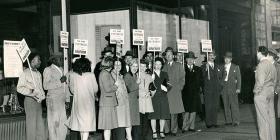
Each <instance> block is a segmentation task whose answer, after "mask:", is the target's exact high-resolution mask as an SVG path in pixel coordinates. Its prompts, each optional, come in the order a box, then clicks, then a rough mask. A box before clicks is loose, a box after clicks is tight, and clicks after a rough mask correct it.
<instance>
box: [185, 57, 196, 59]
mask: <svg viewBox="0 0 280 140" xmlns="http://www.w3.org/2000/svg"><path fill="white" fill-rule="evenodd" d="M187 58H193V59H196V58H198V57H186V59H187Z"/></svg>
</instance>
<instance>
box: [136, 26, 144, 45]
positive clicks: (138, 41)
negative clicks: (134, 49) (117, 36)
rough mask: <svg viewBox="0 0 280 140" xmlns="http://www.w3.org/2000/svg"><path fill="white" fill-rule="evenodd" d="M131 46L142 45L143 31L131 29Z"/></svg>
mask: <svg viewBox="0 0 280 140" xmlns="http://www.w3.org/2000/svg"><path fill="white" fill-rule="evenodd" d="M133 45H139V46H140V45H144V30H139V29H133Z"/></svg>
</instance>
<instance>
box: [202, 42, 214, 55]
mask: <svg viewBox="0 0 280 140" xmlns="http://www.w3.org/2000/svg"><path fill="white" fill-rule="evenodd" d="M201 47H202V52H212V41H211V40H201Z"/></svg>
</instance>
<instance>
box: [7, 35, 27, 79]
mask: <svg viewBox="0 0 280 140" xmlns="http://www.w3.org/2000/svg"><path fill="white" fill-rule="evenodd" d="M20 45H21V41H10V40H4V47H3V49H4V76H5V77H6V78H12V77H19V76H20V74H21V73H22V71H23V66H22V61H21V58H20V57H19V55H18V53H17V49H18V48H19V47H20Z"/></svg>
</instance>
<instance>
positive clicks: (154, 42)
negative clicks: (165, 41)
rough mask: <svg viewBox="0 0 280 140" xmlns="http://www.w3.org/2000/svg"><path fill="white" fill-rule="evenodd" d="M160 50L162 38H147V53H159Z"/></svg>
mask: <svg viewBox="0 0 280 140" xmlns="http://www.w3.org/2000/svg"><path fill="white" fill-rule="evenodd" d="M161 48H162V37H148V51H155V52H157V51H158V52H160V51H161Z"/></svg>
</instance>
